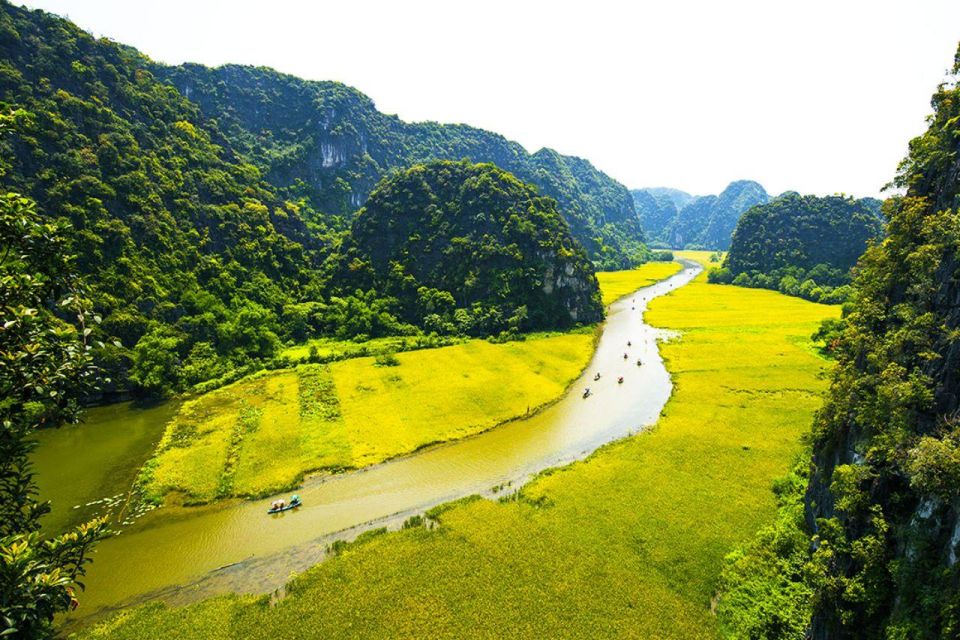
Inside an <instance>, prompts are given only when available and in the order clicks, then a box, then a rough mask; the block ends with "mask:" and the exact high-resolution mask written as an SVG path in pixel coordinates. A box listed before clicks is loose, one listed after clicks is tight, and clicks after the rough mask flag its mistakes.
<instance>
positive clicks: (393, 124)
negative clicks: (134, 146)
mask: <svg viewBox="0 0 960 640" xmlns="http://www.w3.org/2000/svg"><path fill="white" fill-rule="evenodd" d="M152 70H153V72H154V73H155V74H156V75H157V76H158V77H161V78H164V79H165V80H167V81H168V82H170V83H171V84H172V85H173V86H174V87H176V88H177V89H178V90H179V91H180V92H181V93H182V94H183V95H184V96H186V97H188V98H189V99H190V100H192V101H194V102H196V103H197V104H198V105H199V106H200V109H201V110H202V112H203V114H204V116H205V117H207V118H209V119H215V120H216V121H217V123H218V126H219V127H220V129H221V130H222V131H224V133H225V135H226V136H227V137H228V138H229V139H230V141H231V143H233V144H234V145H235V147H236V148H238V149H240V150H241V151H242V152H243V154H244V156H245V157H246V158H248V159H249V160H250V161H251V162H252V163H254V164H256V165H257V166H258V167H259V168H260V169H261V170H262V171H264V173H265V175H266V176H267V177H268V179H269V180H270V181H271V182H272V183H274V184H276V185H278V186H281V187H285V188H286V187H289V188H291V189H292V190H293V191H294V192H295V193H298V194H302V195H306V196H308V197H309V198H310V200H311V202H312V203H313V204H314V205H315V207H316V208H317V209H319V210H321V211H323V212H325V213H327V214H332V215H340V216H346V215H347V214H349V213H350V212H352V211H354V210H355V209H357V208H358V207H359V206H360V205H361V204H362V203H363V202H364V200H366V197H367V195H368V194H369V193H370V191H371V190H372V189H373V186H374V185H375V184H376V183H377V181H378V180H379V179H380V178H381V177H383V176H384V175H386V173H387V172H389V171H390V170H391V169H394V168H397V167H403V166H408V165H410V164H413V163H417V162H424V161H428V160H434V159H440V160H460V159H469V160H471V161H473V162H492V163H494V164H496V165H497V166H499V167H501V168H503V169H506V170H507V171H510V172H511V173H513V174H515V175H516V176H517V177H519V178H520V179H522V180H524V181H526V182H530V183H533V184H535V185H536V186H537V187H538V188H539V189H540V192H541V193H542V194H543V195H548V196H551V197H553V198H555V199H556V200H557V201H558V202H559V204H560V211H561V213H562V214H563V216H564V217H565V218H566V220H567V222H568V223H569V224H570V228H571V229H572V230H573V233H574V236H575V237H576V238H577V239H578V240H579V241H580V242H581V243H582V244H583V245H584V247H585V248H586V249H587V253H588V254H589V255H590V257H591V259H592V260H595V261H597V262H598V263H599V264H600V265H601V266H604V267H622V266H627V265H629V264H634V263H636V262H637V261H640V260H643V259H644V258H645V256H646V249H645V247H644V246H643V243H642V240H643V235H642V232H641V230H640V224H639V220H638V218H637V216H636V212H635V209H634V205H633V201H632V199H631V197H630V193H629V192H628V191H627V189H626V188H625V187H624V186H623V185H621V184H619V183H618V182H616V181H615V180H613V179H611V178H610V177H609V176H607V175H606V174H604V173H602V172H600V171H598V170H597V169H596V168H595V167H594V166H593V165H592V164H590V163H589V162H588V161H586V160H582V159H580V158H574V157H570V156H563V155H560V154H558V153H556V152H555V151H553V150H551V149H541V150H540V151H538V152H537V153H535V154H533V155H530V154H528V153H527V152H526V151H525V150H524V149H523V147H521V146H520V145H519V144H517V143H516V142H511V141H509V140H507V139H506V138H504V137H503V136H500V135H498V134H495V133H491V132H489V131H484V130H482V129H476V128H473V127H469V126H466V125H444V124H438V123H435V122H419V123H407V122H403V121H402V120H400V119H399V118H397V117H396V116H390V115H386V114H383V113H381V112H379V111H377V109H376V107H375V106H374V104H373V101H372V100H370V98H368V97H367V96H365V95H363V94H362V93H360V92H359V91H357V90H356V89H353V88H351V87H347V86H345V85H342V84H339V83H336V82H311V81H307V80H301V79H299V78H295V77H293V76H289V75H285V74H282V73H278V72H276V71H273V70H272V69H266V68H254V67H245V66H238V65H226V66H223V67H219V68H216V69H210V68H207V67H204V66H201V65H195V64H189V65H182V66H179V67H172V68H171V67H164V66H160V65H154V66H153V67H152Z"/></svg>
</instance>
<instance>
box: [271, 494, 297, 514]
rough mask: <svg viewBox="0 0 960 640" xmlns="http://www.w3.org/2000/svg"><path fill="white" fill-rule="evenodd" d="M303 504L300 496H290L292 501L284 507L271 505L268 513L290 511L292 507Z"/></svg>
mask: <svg viewBox="0 0 960 640" xmlns="http://www.w3.org/2000/svg"><path fill="white" fill-rule="evenodd" d="M301 504H303V503H302V502H301V501H300V496H293V497H292V498H290V502H288V503H287V504H285V505H283V506H282V507H270V508H269V509H267V513H283V512H284V511H290V510H291V509H296V508H297V507H299V506H300V505H301Z"/></svg>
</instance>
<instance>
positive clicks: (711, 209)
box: [631, 180, 770, 250]
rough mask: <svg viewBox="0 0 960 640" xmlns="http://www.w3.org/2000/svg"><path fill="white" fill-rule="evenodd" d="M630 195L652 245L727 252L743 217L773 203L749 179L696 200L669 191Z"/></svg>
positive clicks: (642, 192) (640, 191)
mask: <svg viewBox="0 0 960 640" xmlns="http://www.w3.org/2000/svg"><path fill="white" fill-rule="evenodd" d="M631 194H632V195H633V201H634V204H635V205H636V208H637V215H639V216H640V221H641V225H642V226H643V230H644V233H646V236H647V239H648V240H649V241H650V244H651V246H655V247H667V248H675V249H721V250H726V249H727V248H728V247H729V246H730V238H731V236H732V235H733V230H734V228H735V227H736V226H737V220H739V218H740V215H741V214H742V213H743V212H744V211H746V210H748V209H749V208H750V207H752V206H754V205H758V204H764V203H766V202H768V201H769V200H770V197H769V196H768V195H767V192H766V191H765V190H764V188H763V187H762V186H760V185H759V184H757V183H756V182H752V181H750V180H738V181H736V182H731V183H730V184H729V185H727V188H726V189H724V190H723V192H722V193H720V194H719V195H710V196H698V197H694V196H691V195H690V194H688V193H685V192H683V191H679V190H677V189H666V188H652V189H636V190H634V191H632V192H631Z"/></svg>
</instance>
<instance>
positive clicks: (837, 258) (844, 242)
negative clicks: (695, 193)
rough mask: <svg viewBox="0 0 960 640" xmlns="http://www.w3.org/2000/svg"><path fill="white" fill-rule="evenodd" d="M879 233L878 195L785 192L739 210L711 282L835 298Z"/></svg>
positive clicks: (840, 297) (845, 290) (841, 296)
mask: <svg viewBox="0 0 960 640" xmlns="http://www.w3.org/2000/svg"><path fill="white" fill-rule="evenodd" d="M882 232H883V223H882V220H881V217H880V201H879V200H874V199H872V198H864V199H862V200H855V199H853V198H850V197H845V196H828V197H826V198H819V197H817V196H801V195H799V194H796V193H787V194H784V195H782V196H780V197H778V198H776V199H774V200H772V201H771V202H769V203H767V204H765V205H758V206H756V207H753V208H752V209H750V210H749V211H747V212H746V213H744V214H743V216H742V217H741V218H740V221H739V222H738V223H737V228H736V231H734V234H733V241H732V243H731V244H730V251H729V252H728V253H727V257H726V259H725V261H724V264H723V266H722V267H721V268H718V269H715V270H713V271H711V273H710V281H711V282H719V283H726V284H729V283H731V282H732V283H733V284H736V285H740V286H745V287H761V288H765V289H775V290H778V291H780V292H781V293H786V294H788V295H792V296H800V297H801V298H806V299H807V300H813V301H814V302H825V303H828V304H831V303H840V302H843V301H845V300H846V299H847V298H848V297H849V295H850V287H849V283H850V272H851V269H852V268H853V266H854V265H855V264H856V262H857V259H858V258H859V257H860V256H861V255H862V254H863V252H864V250H865V249H866V248H867V245H868V243H870V242H871V241H874V240H877V239H879V238H880V236H881V234H882Z"/></svg>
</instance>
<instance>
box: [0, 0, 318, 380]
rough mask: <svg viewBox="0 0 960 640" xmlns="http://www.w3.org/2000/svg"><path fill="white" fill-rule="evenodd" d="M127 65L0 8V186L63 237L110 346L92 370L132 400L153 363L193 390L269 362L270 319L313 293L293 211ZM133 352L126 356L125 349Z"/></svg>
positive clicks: (186, 110) (120, 54)
mask: <svg viewBox="0 0 960 640" xmlns="http://www.w3.org/2000/svg"><path fill="white" fill-rule="evenodd" d="M144 63H145V60H144V59H143V58H142V57H141V56H140V55H139V54H138V53H136V52H135V51H133V50H131V49H129V48H125V47H121V46H118V45H116V44H115V43H112V42H109V41H106V40H95V39H94V38H92V37H91V36H90V35H89V34H87V33H85V32H83V31H82V30H80V29H79V28H77V27H76V26H75V25H73V24H72V23H70V22H68V21H65V20H62V19H60V18H57V17H55V16H52V15H50V14H47V13H43V12H40V11H34V12H29V11H27V10H25V9H21V8H16V7H13V6H11V5H9V4H7V3H5V2H4V3H0V110H3V111H5V112H8V113H9V112H12V113H13V116H12V117H11V118H10V122H9V124H8V127H6V131H5V132H4V133H3V136H2V140H0V163H2V170H3V177H2V184H3V187H4V188H5V189H9V190H14V191H18V192H20V193H23V194H25V195H27V196H29V197H31V198H33V199H34V200H36V201H37V203H38V204H39V207H40V210H41V211H42V212H43V213H45V214H46V215H47V216H50V217H55V218H60V219H64V220H66V221H68V222H69V223H70V224H71V225H72V226H73V229H74V232H73V233H72V234H71V237H72V246H71V248H70V250H71V251H72V252H73V253H76V254H77V255H78V267H79V269H80V271H81V272H82V273H83V274H85V275H87V276H90V277H89V278H88V280H89V284H90V286H91V290H92V291H91V295H92V298H93V301H94V304H95V309H96V312H97V313H98V315H100V316H102V318H103V322H102V324H101V325H100V327H99V328H98V330H97V334H96V337H98V338H102V339H103V340H104V342H106V343H107V344H108V345H110V344H111V343H112V342H113V341H114V340H116V341H117V344H118V345H119V346H117V347H111V346H108V347H107V348H106V349H105V350H103V351H102V352H101V359H102V360H103V361H104V362H103V363H104V364H106V365H107V366H108V368H110V369H113V373H114V375H115V376H118V377H121V378H122V377H123V376H124V375H125V372H126V370H127V368H128V367H129V366H131V358H132V361H133V377H134V378H135V379H137V380H138V381H139V382H140V383H142V385H143V386H145V387H156V386H163V385H165V384H167V383H168V382H169V375H170V373H171V372H170V371H168V370H167V369H168V367H167V366H166V364H167V363H170V362H173V361H178V362H185V363H186V364H184V367H185V368H187V369H188V370H189V371H191V372H192V374H191V375H192V376H193V377H194V378H195V379H197V380H199V379H204V378H209V377H212V376H214V375H217V374H218V373H221V372H222V360H223V359H226V360H229V361H231V362H234V363H237V364H242V363H245V362H248V361H250V360H251V359H259V358H265V357H270V356H271V355H272V354H273V351H274V348H275V345H276V344H277V334H278V333H282V329H281V327H280V326H279V325H278V321H277V318H278V316H279V315H280V313H281V311H282V309H283V307H284V305H286V304H289V303H291V302H293V301H295V300H297V299H298V298H299V297H301V296H305V295H310V291H311V290H312V289H314V288H315V286H316V281H317V272H316V270H315V268H314V265H315V264H316V263H317V260H316V252H317V250H318V248H319V247H320V245H321V243H322V240H321V238H320V236H319V235H318V234H317V233H312V232H311V230H310V229H309V228H308V225H307V223H306V222H305V220H304V218H303V217H302V215H301V212H300V208H299V207H298V205H297V204H295V203H291V202H288V201H285V200H282V199H280V198H278V197H277V195H276V193H275V191H274V190H273V189H272V188H271V187H270V186H269V185H267V184H266V183H264V182H263V181H262V180H261V177H260V171H259V170H258V169H257V168H256V167H254V166H253V165H251V164H248V163H246V162H244V161H242V160H241V159H239V157H238V155H237V154H236V153H234V152H233V151H232V150H231V148H230V147H229V145H227V144H226V143H225V141H224V140H223V139H222V137H221V136H220V135H219V134H218V132H217V131H216V129H214V128H212V127H209V126H208V124H207V123H205V122H204V121H203V119H202V118H201V117H200V113H199V110H198V109H197V108H196V106H195V105H194V104H192V103H190V102H189V101H188V100H186V99H184V98H183V97H181V96H180V95H179V94H178V93H177V92H176V91H175V90H173V89H172V88H171V87H169V86H167V85H166V84H164V83H162V82H159V81H158V80H156V79H155V78H154V77H152V76H151V74H150V73H149V72H147V71H145V70H144V68H143V67H144ZM138 344H139V345H140V351H139V352H137V351H136V350H135V347H136V346H137V345H138Z"/></svg>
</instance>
